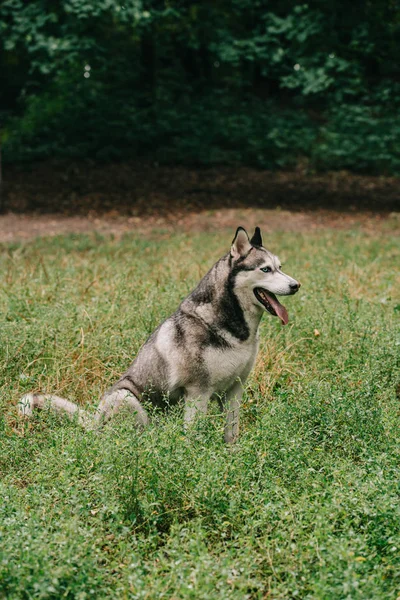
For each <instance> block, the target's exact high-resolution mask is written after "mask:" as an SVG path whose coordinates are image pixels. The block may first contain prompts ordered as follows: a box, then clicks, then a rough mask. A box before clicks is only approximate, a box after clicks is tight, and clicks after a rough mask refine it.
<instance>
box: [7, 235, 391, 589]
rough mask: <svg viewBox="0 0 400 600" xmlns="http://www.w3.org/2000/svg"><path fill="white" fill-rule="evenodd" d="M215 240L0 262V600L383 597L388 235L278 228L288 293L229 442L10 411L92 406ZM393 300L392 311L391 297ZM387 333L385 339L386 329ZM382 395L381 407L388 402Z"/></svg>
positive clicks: (20, 254) (66, 248)
mask: <svg viewBox="0 0 400 600" xmlns="http://www.w3.org/2000/svg"><path fill="white" fill-rule="evenodd" d="M231 238H232V232H231V231H229V232H221V233H220V234H219V235H215V234H207V233H202V234H200V233H199V234H196V235H193V236H188V235H185V234H184V233H180V234H177V235H175V236H172V237H171V236H170V235H169V234H168V232H159V233H158V234H157V235H156V234H154V235H152V236H151V237H147V238H144V237H140V236H136V237H135V236H133V235H129V236H126V237H124V238H122V239H120V240H114V239H112V238H111V237H100V236H98V235H96V234H91V235H85V236H84V235H81V236H76V235H75V236H74V235H69V236H63V237H56V238H53V239H38V240H35V241H32V242H28V243H25V244H23V245H18V244H14V245H8V246H2V247H1V254H0V266H1V272H2V282H1V289H0V366H1V381H0V395H1V397H0V406H1V421H0V444H1V448H0V472H1V484H0V597H4V598H8V599H13V598H27V599H28V598H29V599H31V598H46V599H47V598H53V599H60V598H77V599H79V600H83V599H86V598H117V599H119V598H121V599H122V598H132V599H136V598H137V599H139V598H140V599H159V598H168V599H175V600H177V599H181V598H185V599H186V598H193V599H195V600H201V599H204V600H210V599H214V598H218V599H225V598H229V599H231V598H232V599H237V600H243V599H246V598H249V599H252V600H256V599H260V600H261V599H267V598H268V599H269V598H271V599H285V600H286V599H295V598H301V599H303V598H304V599H305V598H308V599H327V600H332V599H345V598H346V599H351V600H353V599H358V598H360V599H373V600H377V599H382V600H383V599H384V600H389V599H393V600H395V599H397V598H399V597H400V497H399V496H400V486H399V480H400V400H399V397H398V395H399V382H400V369H399V354H400V332H399V326H398V316H399V310H400V298H399V295H398V292H399V286H398V283H399V282H398V279H397V281H396V272H397V273H398V266H399V243H398V239H396V237H395V236H394V235H393V234H391V231H390V228H389V229H387V230H386V231H381V232H376V233H375V234H366V233H362V232H360V231H336V232H334V231H319V232H318V231H316V232H311V233H291V234H288V233H283V232H281V233H280V232H276V233H274V234H271V235H269V236H268V240H265V244H266V246H267V247H270V248H271V250H273V251H275V252H277V253H278V254H279V256H280V258H281V259H282V262H283V263H284V265H285V267H284V269H285V271H286V272H288V273H289V274H292V275H293V276H294V277H296V278H298V279H300V281H301V282H302V284H303V285H302V288H301V290H300V292H299V293H298V294H297V295H296V296H294V297H292V298H289V299H287V300H286V301H285V305H286V306H287V308H288V310H289V316H290V322H289V325H288V326H287V327H282V326H281V325H280V323H279V320H278V319H273V318H272V317H270V316H268V315H265V316H264V318H263V322H262V328H261V336H262V344H261V351H260V354H259V357H258V361H257V366H256V369H255V371H254V372H253V373H252V375H251V378H250V380H249V382H248V385H247V391H246V395H245V398H244V403H243V408H242V433H241V438H240V441H239V443H238V444H237V445H236V446H235V447H234V448H233V449H232V448H228V447H226V446H225V445H224V443H223V433H222V431H223V419H222V417H221V416H220V415H219V414H218V413H217V412H216V411H211V413H210V414H209V415H208V416H207V417H205V418H202V419H199V420H198V422H197V423H196V426H195V428H194V430H193V431H191V432H190V433H188V434H187V435H185V434H184V433H183V427H182V415H181V413H180V411H179V410H175V411H172V412H169V413H167V414H159V415H155V416H154V420H153V423H152V425H151V426H150V428H149V429H148V430H146V431H145V432H144V433H140V434H139V433H137V431H136V430H135V426H134V422H133V419H132V418H131V417H130V416H129V415H121V416H119V417H118V418H117V419H116V420H115V421H113V422H112V423H111V424H110V425H108V426H106V427H105V428H104V429H103V430H102V431H101V432H83V431H82V430H81V429H80V427H79V426H78V425H77V424H76V423H75V422H70V421H68V419H66V418H61V417H59V416H56V415H54V414H51V413H49V412H47V411H44V412H42V413H37V414H36V415H35V417H34V418H33V419H32V420H31V421H30V422H29V423H28V422H21V421H20V420H19V419H18V418H17V414H16V404H17V401H18V399H19V397H20V396H21V395H22V394H23V393H25V392H27V391H30V390H39V389H40V390H46V391H52V392H56V393H58V394H60V395H63V396H66V397H68V398H70V399H73V400H76V401H78V402H79V403H81V404H82V405H84V406H91V407H93V409H94V407H95V405H96V402H97V399H98V397H99V396H100V394H101V392H102V391H103V390H104V389H105V388H106V387H107V386H108V385H109V384H110V383H111V382H113V381H115V379H116V378H117V376H118V375H119V374H120V373H121V372H122V371H123V370H125V368H126V367H127V365H128V364H129V362H130V361H131V359H132V357H134V355H135V353H136V352H137V350H138V348H139V347H140V345H141V344H142V343H143V342H144V340H145V339H146V337H147V336H148V335H149V334H150V332H151V331H152V330H153V328H154V327H155V326H156V325H157V324H158V323H159V322H160V320H162V319H163V318H165V317H166V316H168V315H169V314H170V313H171V312H172V311H173V310H174V309H175V308H176V306H177V304H178V303H179V301H180V300H181V299H182V298H183V297H184V296H185V295H186V294H187V293H188V292H189V291H190V290H191V289H192V288H193V286H194V285H195V283H196V282H197V281H198V280H199V278H200V277H201V276H202V275H203V274H204V273H205V272H206V270H207V269H208V268H209V266H211V264H212V263H213V262H214V261H215V260H216V259H217V258H219V256H221V255H222V253H225V252H226V251H227V250H228V248H229V244H230V240H231ZM396 285H397V297H396V295H395V294H396ZM396 323H397V325H396ZM396 390H397V396H396Z"/></svg>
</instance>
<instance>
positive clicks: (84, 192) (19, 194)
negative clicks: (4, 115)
mask: <svg viewBox="0 0 400 600" xmlns="http://www.w3.org/2000/svg"><path fill="white" fill-rule="evenodd" d="M399 181H400V180H399V179H397V178H394V177H391V178H377V177H367V176H359V175H353V174H349V173H345V172H335V173H325V174H310V173H307V172H305V171H296V172H290V173H289V172H286V173H284V172H269V171H257V170H255V169H249V168H245V167H240V168H237V169H234V168H232V167H229V168H228V167H219V168H207V169H199V168H187V167H167V166H162V167H159V166H157V165H150V164H144V165H143V164H138V163H133V162H129V163H123V164H111V165H97V164H92V163H90V162H88V161H86V162H79V163H76V162H74V163H69V162H46V163H40V164H37V165H30V166H25V167H24V168H22V167H18V168H17V167H10V166H6V167H5V172H4V189H3V209H5V212H6V214H3V215H2V216H0V241H1V242H9V241H16V240H27V239H31V238H34V237H36V236H52V235H57V234H63V233H71V232H75V233H85V232H90V231H99V232H100V233H113V234H114V235H118V236H119V235H122V234H123V233H125V232H130V231H138V232H141V233H144V234H146V233H149V232H150V231H151V230H153V229H155V228H156V229H166V230H168V231H176V230H178V229H180V230H186V231H207V230H209V231H218V230H220V229H221V228H223V229H230V230H234V229H235V228H236V227H237V226H238V225H239V224H242V225H244V226H248V227H251V226H254V225H255V224H258V225H260V226H261V227H262V228H263V230H264V231H271V230H285V231H310V230H313V229H318V228H327V227H329V228H340V229H343V228H346V229H348V228H354V227H358V228H362V229H363V230H366V231H371V232H373V231H376V230H384V231H385V230H386V231H394V230H398V229H399V219H398V218H397V217H396V214H397V215H398V213H394V211H395V210H399V206H400V186H399Z"/></svg>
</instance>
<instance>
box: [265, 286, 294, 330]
mask: <svg viewBox="0 0 400 600" xmlns="http://www.w3.org/2000/svg"><path fill="white" fill-rule="evenodd" d="M264 293H265V295H266V296H267V297H268V302H269V303H270V305H271V306H272V308H273V309H274V311H275V312H276V314H277V315H278V317H279V318H280V320H281V321H282V325H287V324H288V323H289V315H288V311H287V310H286V308H285V307H284V306H283V305H282V304H281V303H280V302H279V301H278V300H277V298H273V297H272V296H270V295H269V294H268V293H266V292H264Z"/></svg>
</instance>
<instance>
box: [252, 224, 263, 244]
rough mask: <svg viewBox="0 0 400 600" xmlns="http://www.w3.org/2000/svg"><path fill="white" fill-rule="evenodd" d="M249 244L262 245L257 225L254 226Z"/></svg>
mask: <svg viewBox="0 0 400 600" xmlns="http://www.w3.org/2000/svg"><path fill="white" fill-rule="evenodd" d="M250 244H252V245H253V246H262V237H261V231H260V228H259V227H256V228H255V230H254V235H253V237H252V238H251V240H250Z"/></svg>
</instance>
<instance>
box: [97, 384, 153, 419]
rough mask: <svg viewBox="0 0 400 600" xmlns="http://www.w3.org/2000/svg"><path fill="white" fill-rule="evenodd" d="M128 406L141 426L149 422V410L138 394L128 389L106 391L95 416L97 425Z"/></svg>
mask: <svg viewBox="0 0 400 600" xmlns="http://www.w3.org/2000/svg"><path fill="white" fill-rule="evenodd" d="M122 408H126V409H128V410H130V411H132V412H133V413H135V417H136V422H137V424H138V426H139V427H140V428H144V427H146V426H147V425H148V423H149V417H148V415H147V412H146V411H145V409H144V408H143V406H142V404H141V403H140V402H139V400H138V399H137V398H136V396H135V395H134V394H133V393H132V392H130V391H129V390H126V389H119V390H114V391H112V392H106V393H105V394H104V396H103V397H102V399H101V401H100V404H99V406H98V407H97V411H96V415H95V417H94V423H95V426H101V425H102V424H104V423H106V422H107V421H109V420H110V419H111V417H113V416H114V415H115V414H116V413H117V412H118V411H119V410H121V409H122Z"/></svg>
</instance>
